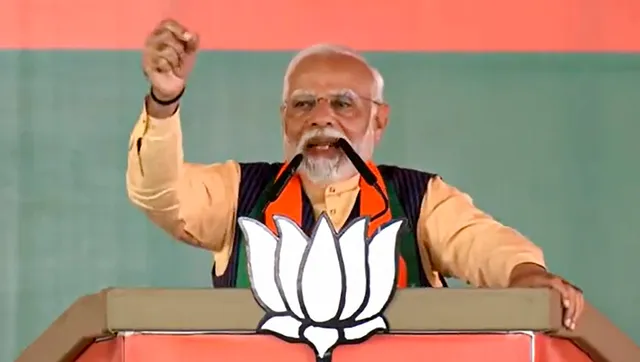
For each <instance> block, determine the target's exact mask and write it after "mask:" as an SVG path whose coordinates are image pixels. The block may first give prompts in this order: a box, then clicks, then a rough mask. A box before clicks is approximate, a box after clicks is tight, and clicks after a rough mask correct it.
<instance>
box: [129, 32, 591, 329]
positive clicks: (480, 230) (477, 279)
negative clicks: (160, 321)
mask: <svg viewBox="0 0 640 362" xmlns="http://www.w3.org/2000/svg"><path fill="white" fill-rule="evenodd" d="M197 50H198V37H197V35H196V34H194V33H191V32H189V31H188V30H187V29H186V28H185V27H184V26H182V25H181V24H179V23H177V22H175V21H173V20H165V21H163V22H161V23H160V24H159V26H158V27H157V28H156V29H155V30H154V31H153V32H152V33H151V34H150V35H149V37H148V39H147V41H146V44H145V49H144V54H143V60H142V65H143V69H144V73H145V75H146V77H147V79H148V80H149V82H150V84H151V87H150V90H149V93H148V95H147V96H146V98H145V99H144V107H143V110H142V114H141V115H140V117H139V120H138V122H137V124H136V126H135V128H134V130H133V133H132V135H131V140H130V147H129V156H128V168H127V191H128V195H129V198H130V199H131V201H132V202H133V203H134V204H135V205H137V206H138V207H139V208H140V209H142V210H143V211H144V212H145V213H146V214H147V215H148V217H149V218H150V219H151V220H152V221H153V222H154V223H155V224H157V225H158V226H160V227H161V228H163V229H164V230H166V231H167V232H168V233H170V234H171V235H172V236H173V237H175V238H176V239H179V240H182V241H184V242H186V243H189V244H192V245H195V246H199V247H201V248H204V249H207V250H210V251H212V252H213V255H214V266H213V270H212V276H213V284H214V286H216V287H245V288H246V287H248V286H249V280H248V276H247V270H246V262H245V260H246V255H245V248H244V242H243V241H242V232H240V230H237V227H236V225H237V223H236V220H237V218H238V217H240V216H250V217H254V218H256V219H261V220H263V221H264V222H265V224H266V225H267V226H268V227H269V228H271V229H272V230H273V231H275V226H274V223H273V219H272V216H273V215H277V214H280V215H286V216H288V217H289V218H291V219H292V220H295V221H296V222H297V223H298V224H299V225H300V226H301V228H302V229H303V230H305V231H307V232H308V231H309V230H310V228H312V227H313V225H314V223H315V218H316V217H317V216H318V215H319V214H320V213H322V212H326V213H327V215H328V216H329V218H330V220H331V222H332V223H333V225H334V226H335V228H336V229H337V230H339V229H340V228H341V227H343V226H344V225H345V224H346V223H348V222H349V220H351V219H354V218H357V217H359V216H361V215H371V216H373V218H372V222H371V224H372V227H373V228H375V227H377V226H380V225H382V224H384V223H385V222H387V221H389V220H391V219H392V218H406V219H407V220H408V223H409V229H410V231H409V232H408V233H406V235H405V236H404V237H403V238H402V239H401V240H400V241H399V245H400V262H399V266H400V267H399V277H398V286H399V287H418V286H419V287H443V286H445V282H444V276H452V277H456V278H459V279H461V280H464V281H466V282H468V283H470V284H472V285H474V286H476V287H548V288H552V289H555V290H557V291H558V292H560V294H561V295H562V297H563V304H564V307H565V321H564V322H565V325H566V326H567V327H568V328H575V323H576V320H577V318H578V316H579V315H580V313H581V311H582V308H583V297H582V293H581V292H580V290H579V289H577V288H576V287H574V286H572V285H571V284H569V283H568V282H566V281H565V280H564V279H562V278H560V277H557V276H555V275H553V274H551V273H549V272H548V271H547V270H546V268H545V263H544V259H543V255H542V252H541V250H540V249H539V248H538V247H536V246H535V245H534V244H533V243H531V242H530V241H529V240H527V239H526V238H524V237H523V236H522V235H521V234H519V233H518V232H516V231H515V230H513V229H511V228H509V227H506V226H504V225H501V224H500V223H498V222H497V221H495V220H494V219H493V218H491V217H490V216H489V215H487V214H486V213H484V212H482V211H481V210H479V209H477V208H476V207H475V206H474V205H473V203H472V201H471V198H470V197H469V196H468V195H466V194H465V193H463V192H461V191H459V190H457V189H456V188H454V187H452V186H450V185H448V184H447V183H445V182H444V181H443V180H442V179H441V178H440V177H439V176H437V175H434V174H430V173H426V172H422V171H417V170H411V169H405V168H400V167H395V166H383V165H375V164H374V163H373V162H372V158H373V157H372V156H373V152H374V148H375V146H376V145H377V144H378V142H379V141H380V139H381V138H382V135H383V133H384V131H385V129H386V127H387V125H388V122H389V118H388V114H389V106H388V105H387V104H386V103H385V101H384V97H383V88H384V84H383V78H382V76H381V75H380V73H379V72H378V71H377V70H376V69H374V68H373V67H371V66H370V65H369V64H368V63H367V61H366V60H365V59H364V58H362V57H361V56H360V55H358V54H357V53H355V52H353V51H351V50H348V49H346V48H342V47H338V46H329V45H318V46H313V47H311V48H308V49H306V50H303V51H302V52H301V53H299V54H298V55H296V56H295V57H294V58H293V60H292V61H291V62H290V64H289V66H288V68H287V71H286V73H285V74H284V82H283V91H282V104H281V106H280V114H281V118H282V130H283V144H284V163H282V164H281V163H267V162H257V163H238V162H235V161H227V162H223V163H214V164H209V165H200V164H190V163H186V162H184V160H183V152H182V134H181V129H180V112H179V103H180V99H181V97H182V95H183V94H184V92H185V89H186V88H185V86H186V83H187V79H188V76H189V74H190V72H191V70H192V68H193V65H194V62H195V59H196V53H197ZM297 155H301V156H297ZM362 160H364V162H362ZM359 161H360V163H359ZM365 162H366V163H365ZM284 181H286V182H284ZM274 182H275V184H277V185H275V186H274ZM276 196H277V197H276ZM374 215H375V216H374Z"/></svg>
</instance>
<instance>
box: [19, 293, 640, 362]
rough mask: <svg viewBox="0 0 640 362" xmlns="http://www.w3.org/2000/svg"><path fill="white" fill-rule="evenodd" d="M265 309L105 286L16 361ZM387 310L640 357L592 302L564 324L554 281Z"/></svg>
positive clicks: (409, 324)
mask: <svg viewBox="0 0 640 362" xmlns="http://www.w3.org/2000/svg"><path fill="white" fill-rule="evenodd" d="M263 316H264V311H263V310H262V309H260V307H259V305H258V304H257V303H256V301H255V300H254V298H253V295H252V293H251V291H250V290H249V289H210V288H194V289H161V288H106V289H103V290H101V291H100V292H98V293H95V294H91V295H87V296H84V297H81V298H79V299H78V300H77V301H76V302H75V303H73V304H72V305H71V306H70V307H69V308H68V309H67V310H66V311H65V312H64V313H63V314H62V315H61V316H60V317H59V318H58V319H57V320H56V321H55V322H54V323H53V324H52V325H51V326H50V327H49V328H48V329H47V330H46V331H45V332H44V333H43V334H42V335H41V336H40V337H39V338H38V339H37V340H36V341H35V342H33V343H32V344H31V345H30V346H29V347H28V348H27V349H26V350H25V351H24V352H23V353H22V354H21V355H20V357H19V358H18V359H17V362H31V361H34V362H42V361H43V360H42V358H43V356H46V358H45V359H46V360H47V361H49V360H51V361H73V360H75V357H77V355H79V353H81V351H82V349H83V348H84V347H86V345H88V344H90V343H91V342H92V341H93V340H95V338H98V337H101V336H108V335H112V334H114V333H116V332H118V331H176V332H187V331H211V332H216V331H224V332H227V333H233V332H234V331H238V332H247V331H253V330H255V329H256V327H257V325H258V322H259V321H260V320H261V318H262V317H263ZM385 317H386V318H387V321H388V322H389V327H390V332H391V333H394V332H396V333H398V332H410V333H420V332H426V333H434V332H453V331H465V332H483V331H484V332H490V331H534V332H545V333H551V334H554V335H556V336H560V337H563V338H570V339H572V340H574V342H575V343H576V344H578V345H579V346H580V348H582V349H583V350H585V351H587V352H588V353H589V355H590V356H591V357H592V359H593V360H594V361H595V362H618V361H620V362H622V361H626V359H623V360H620V359H615V358H614V357H615V356H616V355H619V354H620V353H625V354H626V355H627V356H629V355H630V354H634V353H636V354H634V356H636V357H639V358H638V360H640V349H638V347H637V346H636V345H635V344H634V343H633V341H631V340H630V339H629V338H628V337H627V336H625V335H624V334H623V333H622V332H620V331H619V330H618V329H617V328H615V326H613V325H612V324H611V323H610V322H609V321H608V320H607V319H606V318H604V316H602V315H600V314H599V313H598V312H597V311H596V310H595V309H593V308H591V307H590V306H588V307H587V310H586V312H585V315H584V316H583V320H582V322H581V323H580V324H579V327H578V330H577V331H575V332H571V333H570V332H568V331H566V330H564V329H563V328H562V323H561V322H562V307H561V303H560V296H559V295H558V294H557V293H556V292H553V291H551V290H549V289H472V288H460V289H450V288H447V289H435V288H434V289H425V288H416V289H402V290H398V291H397V293H396V294H395V296H394V299H393V301H392V302H391V304H390V305H389V307H388V308H387V310H386V312H385ZM613 338H615V340H612V339H613ZM611 356H614V357H611ZM612 358H614V359H612Z"/></svg>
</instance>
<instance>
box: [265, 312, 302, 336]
mask: <svg viewBox="0 0 640 362" xmlns="http://www.w3.org/2000/svg"><path fill="white" fill-rule="evenodd" d="M301 325H302V323H301V322H300V321H299V320H297V319H295V318H293V317H290V316H277V317H271V318H269V319H267V320H266V321H265V322H264V323H263V324H262V326H260V327H258V329H259V330H263V331H271V332H274V333H277V334H279V335H281V336H284V337H289V338H295V339H299V338H300V326H301Z"/></svg>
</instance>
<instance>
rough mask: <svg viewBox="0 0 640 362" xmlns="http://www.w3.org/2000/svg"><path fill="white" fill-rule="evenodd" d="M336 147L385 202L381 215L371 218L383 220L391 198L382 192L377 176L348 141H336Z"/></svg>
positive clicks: (341, 139) (372, 219) (340, 139)
mask: <svg viewBox="0 0 640 362" xmlns="http://www.w3.org/2000/svg"><path fill="white" fill-rule="evenodd" d="M335 145H336V146H337V147H339V148H340V149H341V150H342V152H344V154H345V155H346V156H347V158H348V159H349V161H351V164H353V167H355V168H356V170H357V171H358V173H359V174H360V176H361V177H362V179H363V180H364V182H366V183H367V184H368V185H370V186H371V187H373V188H374V189H375V190H376V192H377V193H378V194H379V195H380V197H381V198H382V201H384V208H383V209H382V210H381V211H380V212H379V213H377V214H375V215H373V216H372V217H371V221H374V220H377V219H379V218H381V217H382V216H383V215H384V214H385V213H386V212H387V211H388V210H389V198H387V195H385V194H384V191H382V188H381V187H380V184H379V183H378V179H377V178H376V175H374V174H373V171H371V170H370V169H369V166H367V164H366V163H365V162H364V160H363V159H362V157H360V156H359V155H358V153H357V152H356V150H354V149H353V147H351V145H350V144H349V142H348V141H347V140H345V139H344V138H339V139H338V140H337V141H336V143H335Z"/></svg>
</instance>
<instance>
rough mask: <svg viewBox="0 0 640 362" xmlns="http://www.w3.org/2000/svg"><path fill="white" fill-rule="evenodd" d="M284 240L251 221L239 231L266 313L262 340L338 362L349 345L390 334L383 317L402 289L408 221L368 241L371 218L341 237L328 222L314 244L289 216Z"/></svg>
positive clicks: (282, 226) (321, 222) (282, 224)
mask: <svg viewBox="0 0 640 362" xmlns="http://www.w3.org/2000/svg"><path fill="white" fill-rule="evenodd" d="M274 222H275V225H276V228H277V230H278V235H274V234H273V233H272V232H271V231H270V230H269V229H268V228H267V227H266V226H265V225H264V224H262V223H260V222H258V221H256V220H253V219H250V218H246V217H240V218H238V223H239V225H240V228H241V229H242V232H243V233H244V236H245V240H246V242H247V263H248V270H249V277H250V280H251V290H252V292H253V295H254V297H255V299H256V301H257V302H258V304H259V305H260V306H261V307H262V309H263V310H264V311H265V316H264V318H263V319H262V320H261V321H260V323H259V324H258V327H257V332H258V333H267V334H272V335H275V336H277V337H279V338H281V339H284V340H286V341H289V342H294V343H296V342H297V343H306V344H308V345H309V346H310V347H312V348H313V350H314V352H315V354H316V359H317V360H318V361H330V360H331V353H332V351H333V349H334V348H335V347H337V346H338V345H341V344H353V343H359V342H363V341H364V340H366V339H368V338H369V337H370V336H372V335H373V334H374V333H376V332H386V331H388V330H389V326H388V324H387V321H386V319H385V317H384V316H383V315H382V313H383V312H384V310H385V308H386V307H387V305H388V304H389V302H390V301H391V299H392V296H393V293H394V291H395V287H396V277H397V275H396V266H397V260H398V259H397V254H396V243H397V239H398V233H399V231H400V227H401V226H402V224H403V222H404V221H403V220H395V221H391V222H389V223H387V224H385V225H383V226H382V227H381V228H380V229H378V230H377V231H376V233H375V234H374V235H373V236H372V237H371V238H369V237H367V230H368V226H369V218H368V217H361V218H359V219H357V220H355V221H353V222H351V223H350V224H349V225H347V226H345V227H344V228H343V230H342V231H341V232H340V233H337V232H336V231H335V229H334V227H333V225H332V224H331V222H330V221H329V219H328V217H327V216H326V215H325V214H322V215H321V216H320V218H319V219H318V222H317V223H316V225H315V227H314V229H313V232H312V233H311V236H307V235H306V234H305V233H304V232H303V231H302V230H301V229H300V228H299V227H298V225H297V224H296V223H295V222H294V221H292V220H290V219H289V218H286V217H283V216H275V217H274Z"/></svg>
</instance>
